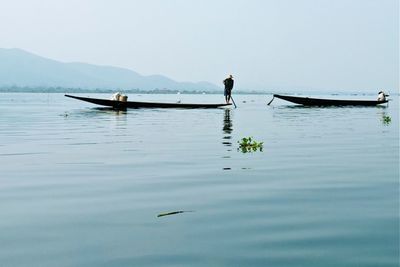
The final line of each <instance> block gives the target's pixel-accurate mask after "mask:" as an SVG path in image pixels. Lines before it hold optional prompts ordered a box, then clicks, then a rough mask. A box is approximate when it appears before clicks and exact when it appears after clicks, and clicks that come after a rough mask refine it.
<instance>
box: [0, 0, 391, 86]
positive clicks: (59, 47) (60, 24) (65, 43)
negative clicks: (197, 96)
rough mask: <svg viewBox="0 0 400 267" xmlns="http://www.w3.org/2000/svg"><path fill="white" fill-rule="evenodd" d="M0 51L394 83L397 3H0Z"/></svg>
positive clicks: (202, 76)
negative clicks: (24, 51)
mask: <svg viewBox="0 0 400 267" xmlns="http://www.w3.org/2000/svg"><path fill="white" fill-rule="evenodd" d="M0 6H1V8H0V47H4V48H11V47H17V48H22V49H25V50H27V51H30V52H33V53H36V54H39V55H42V56H45V57H49V58H52V59H56V60H61V61H65V62H71V61H80V62H87V63H93V64H100V65H112V66H119V67H125V68H129V69H132V70H134V71H137V72H139V73H140V74H144V75H150V74H163V75H166V76H168V77H170V78H172V79H175V80H178V81H193V82H195V81H203V80H204V81H210V82H213V83H216V84H220V83H221V80H222V79H223V78H224V77H225V76H226V75H227V74H228V73H232V74H233V75H234V76H235V78H236V85H237V88H240V89H257V90H262V89H266V90H268V89H271V88H272V89H273V88H310V89H324V90H340V91H344V90H352V91H363V90H375V89H376V90H378V89H380V88H384V89H386V90H389V91H395V90H398V88H399V1H397V0H229V1H228V0H196V1H195V0H142V1H138V0H137V1H135V0H131V1H129V0H112V1H111V0H109V1H105V0H65V1H61V0H25V1H23V0H10V1H7V0H0Z"/></svg>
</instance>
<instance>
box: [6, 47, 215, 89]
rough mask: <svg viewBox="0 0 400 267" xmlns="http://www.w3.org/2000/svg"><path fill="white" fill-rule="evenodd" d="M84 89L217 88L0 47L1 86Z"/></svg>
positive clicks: (210, 84) (212, 85) (206, 84)
mask: <svg viewBox="0 0 400 267" xmlns="http://www.w3.org/2000/svg"><path fill="white" fill-rule="evenodd" d="M7 86H17V87H44V88H46V87H65V88H81V89H113V88H116V89H118V88H120V89H140V90H154V89H168V90H187V91H190V90H197V91H208V92H209V91H216V90H220V88H219V87H218V86H216V85H214V84H212V83H208V82H198V83H191V82H176V81H174V80H172V79H169V78H168V77H165V76H162V75H151V76H143V75H140V74H138V73H137V72H134V71H132V70H129V69H124V68H118V67H111V66H98V65H92V64H87V63H64V62H60V61H56V60H52V59H48V58H44V57H41V56H38V55H35V54H32V53H29V52H27V51H24V50H21V49H16V48H13V49H4V48H0V87H7Z"/></svg>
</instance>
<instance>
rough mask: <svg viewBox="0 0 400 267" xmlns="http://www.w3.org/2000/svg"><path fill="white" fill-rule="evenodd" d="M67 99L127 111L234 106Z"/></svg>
mask: <svg viewBox="0 0 400 267" xmlns="http://www.w3.org/2000/svg"><path fill="white" fill-rule="evenodd" d="M65 96H66V97H70V98H74V99H78V100H81V101H85V102H89V103H92V104H96V105H100V106H106V107H112V108H115V109H127V108H186V109H192V108H219V107H226V106H230V105H232V104H188V103H158V102H136V101H126V102H122V101H117V100H108V99H99V98H91V97H81V96H73V95H65Z"/></svg>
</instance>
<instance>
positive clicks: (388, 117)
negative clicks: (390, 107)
mask: <svg viewBox="0 0 400 267" xmlns="http://www.w3.org/2000/svg"><path fill="white" fill-rule="evenodd" d="M382 122H383V124H385V125H388V124H390V123H391V122H392V118H390V116H386V115H384V116H383V117H382Z"/></svg>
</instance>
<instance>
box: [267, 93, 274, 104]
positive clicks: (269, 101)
mask: <svg viewBox="0 0 400 267" xmlns="http://www.w3.org/2000/svg"><path fill="white" fill-rule="evenodd" d="M274 98H275V95H274V96H273V97H272V99H271V101H269V103H268V104H267V106H269V105H270V104H271V103H272V101H274Z"/></svg>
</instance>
